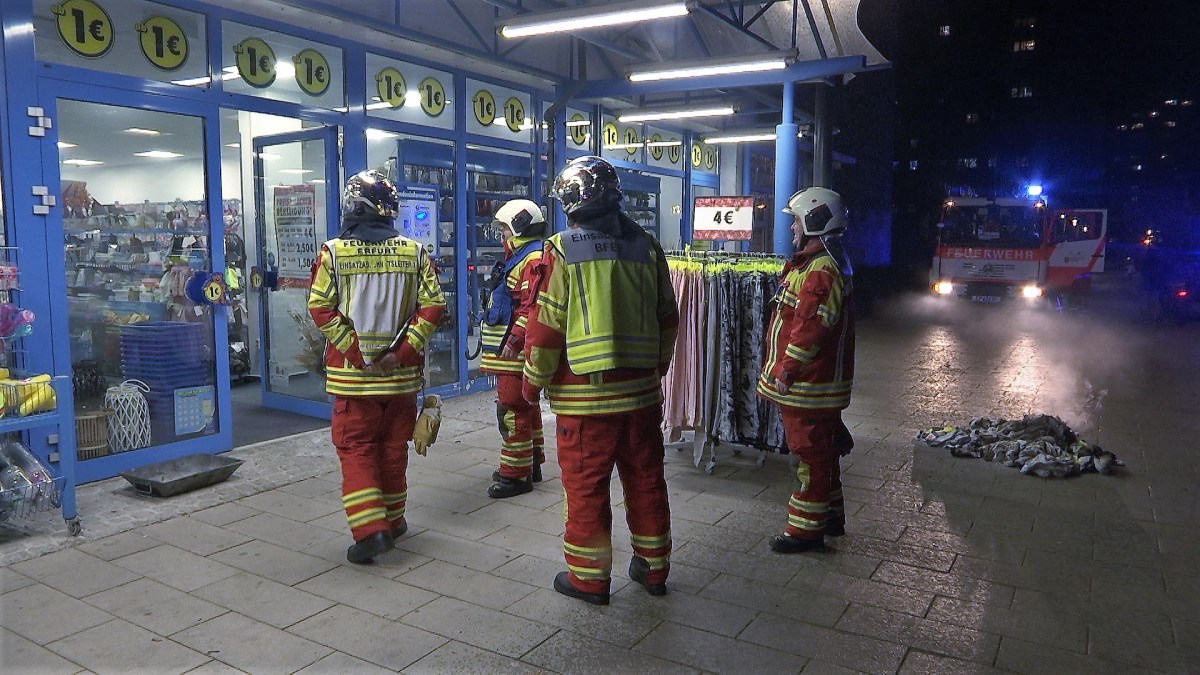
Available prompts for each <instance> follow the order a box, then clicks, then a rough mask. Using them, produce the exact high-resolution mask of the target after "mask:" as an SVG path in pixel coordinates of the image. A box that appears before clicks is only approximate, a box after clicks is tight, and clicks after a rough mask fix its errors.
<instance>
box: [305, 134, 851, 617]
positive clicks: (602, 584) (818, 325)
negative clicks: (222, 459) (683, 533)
mask: <svg viewBox="0 0 1200 675" xmlns="http://www.w3.org/2000/svg"><path fill="white" fill-rule="evenodd" d="M550 195H551V197H552V198H554V199H555V200H557V201H558V203H559V205H560V206H561V208H562V209H563V211H564V212H565V214H566V216H567V220H568V225H569V227H568V229H567V230H565V231H563V232H557V233H553V234H550V233H549V232H548V225H547V222H546V218H545V216H544V215H543V213H542V210H541V208H539V206H538V205H537V204H535V203H534V202H532V201H530V200H527V199H514V200H512V201H509V202H507V203H505V204H504V205H503V206H502V207H501V208H500V209H498V210H497V211H496V213H495V220H496V223H495V224H496V225H497V226H499V227H501V228H502V229H503V232H504V236H505V241H504V252H505V259H504V260H503V261H501V262H499V263H497V265H496V268H495V269H494V270H493V273H492V283H493V284H494V287H493V289H492V290H491V295H490V297H489V302H488V303H487V304H488V306H487V311H486V314H485V317H484V319H483V322H482V326H481V331H482V340H483V358H482V365H481V370H482V371H483V372H486V373H490V374H493V375H495V376H496V418H497V422H498V425H499V430H500V437H501V450H500V458H499V468H498V469H497V471H495V472H494V473H493V474H492V479H493V484H492V485H491V486H490V487H489V488H488V491H487V492H488V495H489V496H490V497H493V498H498V499H499V498H509V497H515V496H518V495H521V494H525V493H528V492H530V491H532V490H533V483H535V482H539V481H541V480H542V471H541V465H542V463H543V462H545V461H546V452H545V449H544V442H543V433H542V411H541V406H540V400H541V398H542V396H543V392H545V395H546V397H547V398H548V399H549V401H550V409H551V411H553V412H554V413H555V414H556V416H557V420H556V424H555V434H556V443H555V448H556V454H557V457H558V463H559V467H560V475H561V481H562V487H563V492H564V494H565V506H564V514H565V517H566V528H565V531H564V534H563V553H564V558H565V560H566V567H567V569H566V570H565V571H563V572H560V573H559V574H558V575H557V576H556V577H555V578H554V581H553V587H554V589H555V590H556V591H558V592H559V593H562V594H563V595H566V596H569V597H572V598H578V599H580V600H583V601H585V602H588V603H592V604H597V605H606V604H608V602H609V587H610V575H611V570H612V557H613V556H612V540H611V530H612V509H611V504H610V498H609V483H610V480H611V477H612V473H613V469H614V467H615V469H616V471H617V474H618V476H619V477H620V480H621V484H622V487H623V489H624V495H625V507H626V511H627V522H628V525H629V531H630V536H631V544H632V548H633V557H632V559H631V560H630V562H629V577H630V579H632V580H633V581H635V582H637V583H638V584H640V585H641V586H642V587H644V588H645V590H646V591H647V592H648V593H649V594H650V595H654V596H661V595H665V594H666V592H667V586H666V581H667V575H668V572H669V571H670V563H669V559H670V552H671V524H670V507H669V505H668V500H667V484H666V480H665V478H664V448H663V435H662V431H661V424H662V400H663V395H662V386H661V383H660V380H661V378H662V377H663V376H664V375H665V374H666V373H667V370H668V368H669V366H670V363H671V358H672V356H673V355H674V353H675V338H676V332H677V326H678V322H679V311H678V306H677V304H676V300H675V295H674V291H673V290H672V286H671V279H670V272H669V271H668V268H667V262H666V256H665V255H664V253H663V250H662V248H661V247H660V246H659V244H658V242H657V241H656V240H655V239H654V238H653V237H652V236H650V235H649V234H648V233H647V232H646V231H645V230H644V229H643V228H642V227H641V226H639V225H638V224H637V223H636V222H634V221H633V220H632V219H630V218H629V217H627V216H626V215H625V214H624V213H623V212H622V211H621V199H622V193H621V189H620V180H619V178H618V176H617V172H616V170H615V169H614V168H613V167H612V165H611V164H609V163H608V162H606V161H605V160H603V159H600V158H598V157H580V158H577V159H574V160H572V161H570V162H569V163H568V164H567V165H566V167H565V168H564V169H563V170H562V171H561V172H560V173H559V174H558V175H557V176H556V177H555V179H554V182H553V185H552V187H551V190H550ZM399 206H400V204H399V195H398V193H397V190H396V188H395V186H394V185H393V184H392V183H391V182H390V181H389V180H388V179H387V178H386V177H384V176H383V175H381V174H379V173H377V172H374V171H363V172H361V173H359V174H357V175H355V176H353V177H352V178H351V179H350V180H349V181H348V183H347V185H346V189H345V193H344V198H343V220H342V228H341V231H340V232H339V234H338V236H337V237H335V238H334V239H331V240H329V241H327V242H325V243H324V244H323V245H322V246H321V249H320V253H319V255H318V258H317V261H316V263H315V264H314V265H313V270H312V283H311V288H310V291H309V296H308V309H309V313H310V315H311V316H312V318H313V320H314V322H315V323H316V325H317V327H318V328H320V330H321V332H322V333H323V334H324V335H325V336H326V338H327V339H328V346H327V348H326V352H325V368H326V380H327V385H326V391H327V392H328V393H329V394H331V395H332V396H333V415H332V424H331V432H332V440H333V444H334V446H335V448H336V449H337V455H338V459H339V460H340V463H341V470H342V505H343V507H344V509H345V512H346V518H347V521H348V523H349V526H350V533H351V536H352V537H353V539H354V544H353V545H351V546H350V547H349V548H348V549H347V551H346V558H347V559H348V560H349V561H350V562H352V563H356V564H368V563H370V562H372V560H373V559H374V558H375V557H376V556H379V555H381V554H383V553H385V552H387V551H389V550H391V549H392V548H394V547H395V539H396V538H398V537H400V536H401V535H402V534H404V532H405V531H406V530H407V529H408V524H407V522H406V520H405V518H404V510H405V503H406V499H407V495H408V484H407V479H406V470H407V465H408V441H409V440H410V439H412V438H413V431H414V427H415V426H416V419H417V412H418V411H417V403H416V399H417V392H418V391H419V390H420V389H421V384H422V377H423V374H422V367H423V365H424V350H425V345H426V344H427V342H428V341H429V339H430V338H431V336H432V335H433V332H434V330H435V329H436V328H437V326H438V324H439V323H440V322H441V321H442V319H443V318H444V316H445V313H446V301H445V298H444V297H443V295H442V291H441V287H440V284H439V282H438V275H437V270H436V268H435V267H434V264H433V261H432V260H431V259H430V256H429V254H428V252H426V251H425V250H424V248H422V246H421V245H420V244H418V243H417V242H415V241H413V240H411V239H408V238H406V237H404V236H402V235H401V234H400V232H398V231H397V230H396V228H395V222H394V221H395V216H396V215H397V212H398V210H399ZM783 211H784V212H785V213H788V214H791V215H793V216H794V217H795V222H794V224H793V225H792V230H793V233H794V235H795V239H794V244H795V246H796V251H797V252H796V253H795V255H794V257H793V258H792V259H791V260H790V261H789V262H788V263H787V264H786V265H785V266H784V269H783V275H782V278H781V281H780V284H779V287H778V290H777V292H776V295H775V298H774V301H775V305H774V310H773V312H772V316H771V322H770V327H769V331H768V338H767V339H768V341H767V344H766V346H765V349H766V351H765V358H764V363H763V368H762V373H761V376H760V377H759V378H758V381H757V385H756V386H757V392H758V395H759V396H762V397H764V398H766V399H769V400H771V401H773V402H774V403H776V404H778V405H779V407H780V410H781V414H782V419H783V424H784V431H785V436H786V441H787V445H788V448H789V450H790V451H791V452H792V453H793V454H794V455H795V456H796V459H797V461H796V466H797V470H796V478H797V484H796V486H795V490H794V492H793V493H792V495H791V499H790V500H789V502H788V507H787V525H786V527H785V528H784V530H783V533H782V534H778V535H775V536H773V537H772V538H771V539H770V540H769V544H770V547H771V548H772V549H773V550H775V551H777V552H780V553H799V552H806V551H818V550H821V549H822V548H824V538H825V537H826V536H831V537H832V536H839V535H841V534H843V533H844V532H845V512H844V508H843V502H842V492H841V482H840V472H839V457H840V456H841V455H844V454H846V453H848V452H849V451H850V448H851V447H852V445H853V441H852V440H851V436H850V433H849V431H848V430H847V428H846V426H845V424H843V422H842V418H841V411H842V410H843V409H845V408H846V407H847V405H849V402H850V389H851V383H852V379H853V369H854V311H853V302H852V299H851V298H852V283H851V278H852V276H851V275H852V273H851V270H850V265H849V262H848V260H847V258H846V255H845V252H844V247H843V246H842V244H841V234H842V233H843V232H844V231H845V228H846V225H847V217H846V211H845V208H844V207H843V205H842V200H841V198H840V197H839V196H838V195H837V193H835V192H832V191H830V190H827V189H824V188H815V187H814V188H808V189H806V190H802V191H800V192H797V193H796V194H794V195H792V196H791V198H790V199H789V200H788V202H787V205H786V207H785V208H784V209H783Z"/></svg>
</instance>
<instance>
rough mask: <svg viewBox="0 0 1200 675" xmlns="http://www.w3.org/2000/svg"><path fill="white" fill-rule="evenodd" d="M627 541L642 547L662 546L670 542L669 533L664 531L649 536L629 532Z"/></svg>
mask: <svg viewBox="0 0 1200 675" xmlns="http://www.w3.org/2000/svg"><path fill="white" fill-rule="evenodd" d="M629 542H630V543H631V544H633V545H634V546H640V547H642V548H662V547H664V546H666V545H667V544H669V543H671V533H670V532H665V533H663V534H659V535H649V536H647V535H640V534H631V535H629Z"/></svg>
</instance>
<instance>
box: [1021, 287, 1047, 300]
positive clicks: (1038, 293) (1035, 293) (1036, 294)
mask: <svg viewBox="0 0 1200 675" xmlns="http://www.w3.org/2000/svg"><path fill="white" fill-rule="evenodd" d="M1021 297H1023V298H1040V297H1042V289H1040V288H1038V287H1037V286H1034V285H1033V284H1030V285H1028V286H1025V287H1024V288H1022V289H1021Z"/></svg>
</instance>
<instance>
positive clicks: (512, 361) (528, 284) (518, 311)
mask: <svg viewBox="0 0 1200 675" xmlns="http://www.w3.org/2000/svg"><path fill="white" fill-rule="evenodd" d="M540 238H541V237H540V236H537V237H514V238H512V239H509V240H507V241H505V242H504V252H505V260H507V259H508V258H509V257H511V256H513V255H514V254H515V253H516V252H517V251H520V250H521V249H522V248H524V247H525V245H526V244H528V243H529V242H531V241H534V240H536V239H540ZM541 259H542V252H541V251H540V250H537V251H534V252H532V253H530V254H529V255H527V256H526V257H525V259H524V260H522V261H521V262H519V263H517V265H516V266H515V267H513V269H512V271H511V272H509V273H508V276H507V277H506V278H505V279H504V285H505V286H506V287H507V288H508V291H509V293H511V294H512V299H513V318H512V321H511V322H510V325H509V326H489V325H487V324H486V323H484V324H482V327H481V329H480V330H481V333H480V337H481V339H482V340H483V351H482V352H481V354H482V361H481V362H480V365H479V369H480V370H481V371H483V372H485V373H492V374H495V375H500V374H504V373H511V374H515V375H520V374H521V370H522V368H523V367H524V364H525V357H524V355H523V354H519V353H518V354H517V355H516V356H514V357H512V358H505V357H503V356H500V354H499V351H500V348H501V347H502V346H505V345H507V346H509V347H512V348H513V349H515V350H516V351H517V352H520V351H521V349H522V348H524V346H525V326H526V324H527V323H528V321H529V312H530V310H532V309H533V305H534V304H535V301H536V300H537V298H536V297H534V292H533V284H534V281H535V276H534V273H535V271H536V270H537V262H538V261H539V260H541ZM505 335H507V336H508V339H507V340H505ZM501 343H504V345H502V344H501Z"/></svg>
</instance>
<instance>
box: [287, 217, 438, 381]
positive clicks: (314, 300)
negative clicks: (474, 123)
mask: <svg viewBox="0 0 1200 675" xmlns="http://www.w3.org/2000/svg"><path fill="white" fill-rule="evenodd" d="M308 312H309V315H310V316H312V318H313V322H314V323H316V325H317V328H319V329H320V330H321V333H322V334H324V335H325V337H326V339H328V340H329V344H328V346H327V347H326V349H325V378H326V379H325V391H326V392H328V393H330V394H335V395H339V396H390V395H394V394H405V393H412V392H415V391H417V390H419V389H420V388H421V367H422V365H424V360H423V358H421V352H422V351H423V350H424V349H425V343H426V342H428V341H429V338H430V336H432V335H433V331H434V329H435V328H437V326H438V324H439V323H441V321H442V316H443V315H444V314H445V312H446V299H445V298H444V297H443V295H442V288H441V285H440V284H439V283H438V278H437V269H435V268H434V266H433V261H432V260H430V258H429V254H428V253H426V252H425V250H424V249H423V248H422V247H421V245H420V244H418V243H417V242H415V241H413V240H411V239H408V238H407V237H403V236H399V235H397V236H395V237H392V238H390V239H386V240H384V241H380V242H368V241H362V240H359V239H340V238H339V239H330V240H329V241H327V242H325V243H324V244H323V245H322V246H321V251H320V253H319V254H318V256H317V262H316V264H315V265H313V273H312V284H311V286H310V287H309V292H308ZM401 333H403V334H404V339H403V340H402V341H401V342H399V343H398V344H393V343H394V341H395V340H396V338H397V337H398V336H399V335H400V334H401ZM386 351H391V352H393V353H395V354H396V356H397V357H398V358H399V359H400V367H399V368H396V369H394V370H392V371H391V372H388V373H375V372H369V371H367V370H365V367H366V364H367V363H368V362H370V361H374V360H378V359H379V358H380V357H381V356H382V355H383V353H384V352H386Z"/></svg>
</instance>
